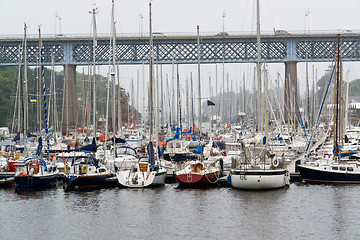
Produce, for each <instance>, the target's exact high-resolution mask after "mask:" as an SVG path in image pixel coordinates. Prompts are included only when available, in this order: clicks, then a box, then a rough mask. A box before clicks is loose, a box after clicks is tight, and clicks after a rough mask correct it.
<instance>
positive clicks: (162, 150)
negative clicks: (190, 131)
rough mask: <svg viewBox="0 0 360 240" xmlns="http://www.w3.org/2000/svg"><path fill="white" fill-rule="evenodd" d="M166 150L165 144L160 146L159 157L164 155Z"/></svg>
mask: <svg viewBox="0 0 360 240" xmlns="http://www.w3.org/2000/svg"><path fill="white" fill-rule="evenodd" d="M164 151H165V146H164V145H162V147H161V148H160V147H159V146H158V153H159V157H161V156H162V155H163V153H164Z"/></svg>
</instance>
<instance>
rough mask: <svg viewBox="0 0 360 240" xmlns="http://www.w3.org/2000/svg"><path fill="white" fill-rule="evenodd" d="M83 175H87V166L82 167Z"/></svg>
mask: <svg viewBox="0 0 360 240" xmlns="http://www.w3.org/2000/svg"><path fill="white" fill-rule="evenodd" d="M81 173H82V174H85V173H87V166H86V165H83V166H81Z"/></svg>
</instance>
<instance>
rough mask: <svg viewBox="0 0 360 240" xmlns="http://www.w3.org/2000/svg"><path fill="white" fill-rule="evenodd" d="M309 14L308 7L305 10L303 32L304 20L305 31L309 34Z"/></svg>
mask: <svg viewBox="0 0 360 240" xmlns="http://www.w3.org/2000/svg"><path fill="white" fill-rule="evenodd" d="M309 15H310V10H309V9H308V10H306V11H305V23H304V29H305V34H306V22H307V33H308V34H309V32H310V30H309ZM306 19H307V20H306Z"/></svg>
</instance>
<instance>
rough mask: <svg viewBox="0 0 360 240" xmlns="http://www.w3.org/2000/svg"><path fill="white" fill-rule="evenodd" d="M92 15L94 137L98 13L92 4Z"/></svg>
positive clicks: (94, 131) (94, 132)
mask: <svg viewBox="0 0 360 240" xmlns="http://www.w3.org/2000/svg"><path fill="white" fill-rule="evenodd" d="M89 13H90V14H92V15H93V137H94V138H96V125H97V124H96V80H95V79H96V56H95V54H96V46H97V41H96V17H95V16H96V14H97V13H98V9H97V7H95V6H94V8H93V9H92V10H90V11H89Z"/></svg>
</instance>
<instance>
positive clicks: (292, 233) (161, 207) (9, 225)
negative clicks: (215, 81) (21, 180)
mask: <svg viewBox="0 0 360 240" xmlns="http://www.w3.org/2000/svg"><path fill="white" fill-rule="evenodd" d="M359 188H360V186H358V185H348V186H344V185H342V186H332V185H306V184H291V186H290V187H289V188H284V189H279V190H275V191H241V190H237V189H232V188H229V187H224V188H217V187H215V188H208V189H181V188H177V185H176V184H165V186H164V187H160V188H153V189H126V188H118V187H114V188H105V189H88V190H76V191H65V190H64V189H63V188H62V187H61V186H58V187H57V188H52V189H48V190H36V191H34V190H26V191H19V190H18V189H16V190H15V188H10V189H0V206H1V207H0V211H1V212H0V214H2V216H6V221H3V222H2V225H1V230H2V231H1V233H2V235H1V239H7V238H9V239H10V238H11V239H12V238H14V236H16V238H30V239H49V238H51V239H55V240H57V239H79V238H87V239H89V238H91V239H98V238H100V239H103V238H110V239H114V238H121V239H140V238H144V236H146V238H147V239H165V238H170V239H219V238H228V239H238V238H240V239H265V238H266V239H284V238H290V239H295V238H296V239H356V236H357V234H358V230H357V222H358V220H357V219H358V217H357V216H358V215H359V214H360V210H358V208H357V205H358V204H357V203H358V202H359V195H358V191H359ZM32 222H36V224H32ZM20 225H21V226H25V228H24V229H27V230H26V231H25V230H24V229H22V228H19V227H18V226H20ZM28 228H29V229H28ZM49 236H51V237H49Z"/></svg>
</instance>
